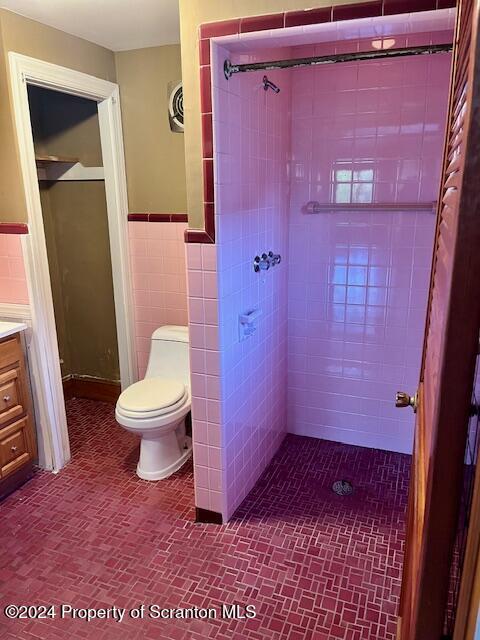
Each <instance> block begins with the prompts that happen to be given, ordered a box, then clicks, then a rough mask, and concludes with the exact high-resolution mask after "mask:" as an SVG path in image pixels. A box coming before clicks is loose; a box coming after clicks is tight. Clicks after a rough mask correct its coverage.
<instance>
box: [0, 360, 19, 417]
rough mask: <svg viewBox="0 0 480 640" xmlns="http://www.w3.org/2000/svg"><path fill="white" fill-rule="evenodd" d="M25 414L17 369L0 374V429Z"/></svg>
mask: <svg viewBox="0 0 480 640" xmlns="http://www.w3.org/2000/svg"><path fill="white" fill-rule="evenodd" d="M24 413H25V400H24V390H23V378H22V375H21V372H20V369H19V368H18V367H15V368H14V369H10V371H5V372H3V373H0V427H2V426H3V425H6V424H8V423H9V422H10V421H11V420H13V419H15V418H18V417H19V416H21V415H23V414H24Z"/></svg>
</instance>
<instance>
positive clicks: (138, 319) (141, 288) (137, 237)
mask: <svg viewBox="0 0 480 640" xmlns="http://www.w3.org/2000/svg"><path fill="white" fill-rule="evenodd" d="M186 227H187V225H186V223H183V222H166V223H163V222H137V221H135V222H129V223H128V234H129V248H130V264H131V270H132V283H133V296H134V314H135V338H136V349H137V358H138V377H139V378H143V377H144V375H145V370H146V367H147V361H148V354H149V352H150V338H151V335H152V333H153V331H154V330H155V329H156V328H157V327H160V326H161V325H163V324H180V325H186V324H188V317H187V285H186V266H185V245H184V233H185V229H186Z"/></svg>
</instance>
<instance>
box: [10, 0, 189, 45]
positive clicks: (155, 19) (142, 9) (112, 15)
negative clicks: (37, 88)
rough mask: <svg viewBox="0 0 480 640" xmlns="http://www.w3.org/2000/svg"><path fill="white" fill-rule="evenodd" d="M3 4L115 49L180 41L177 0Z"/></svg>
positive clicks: (50, 0) (22, 1) (19, 0)
mask: <svg viewBox="0 0 480 640" xmlns="http://www.w3.org/2000/svg"><path fill="white" fill-rule="evenodd" d="M0 7H2V8H4V9H10V10H11V11H14V12H15V13H19V14H21V15H23V16H27V17H28V18H32V19H33V20H38V22H43V24H48V25H50V26H51V27H55V28H56V29H61V30H62V31H66V32H67V33H71V34H73V35H75V36H79V37H80V38H85V40H90V42H95V43H96V44H100V45H102V46H104V47H107V49H111V50H113V51H124V50H128V49H141V48H143V47H154V46H157V45H162V44H175V43H178V42H180V26H179V17H178V0H0Z"/></svg>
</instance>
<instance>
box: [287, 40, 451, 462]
mask: <svg viewBox="0 0 480 640" xmlns="http://www.w3.org/2000/svg"><path fill="white" fill-rule="evenodd" d="M429 39H430V36H429V35H427V36H424V40H423V42H425V40H426V41H427V42H428V40H429ZM415 41H416V43H419V44H421V43H422V42H421V38H420V37H419V35H418V34H417V35H416V36H415ZM324 46H325V45H322V47H324ZM353 46H356V45H355V44H354V45H353ZM449 67H450V54H439V55H435V56H422V57H417V58H410V59H408V60H407V59H403V60H400V59H399V60H390V61H382V62H379V61H377V62H361V63H357V64H343V65H342V66H341V67H339V68H336V67H335V68H326V67H323V68H320V67H316V68H309V69H298V70H294V71H293V74H292V83H293V84H292V95H293V96H294V100H293V101H292V112H293V114H292V155H291V162H292V164H291V175H292V185H291V186H292V189H291V201H290V205H291V207H290V217H289V238H290V245H289V359H288V363H289V364H288V369H289V373H288V387H289V396H288V397H289V431H292V432H294V433H298V434H303V435H309V436H315V437H320V438H327V439H331V440H337V441H340V442H346V443H351V444H358V445H364V446H368V447H378V448H384V449H390V450H395V451H404V452H410V451H411V445H412V430H413V417H412V414H411V412H407V411H405V412H402V411H400V410H398V409H395V407H394V396H395V392H396V391H397V390H403V389H404V390H406V391H408V392H410V393H413V392H414V391H415V389H416V387H417V382H418V374H419V365H420V356H421V341H422V335H423V323H424V317H425V307H426V295H427V290H428V279H429V266H430V259H431V252H432V246H433V230H434V216H433V215H432V214H431V213H428V212H421V211H415V210H413V211H410V212H407V211H403V212H402V211H401V210H400V211H398V212H392V211H388V212H387V211H382V210H378V209H377V210H375V209H374V210H371V211H368V210H367V211H366V212H360V213H359V212H335V213H332V212H330V213H329V212H326V213H321V214H317V215H308V214H306V213H305V212H304V208H303V207H304V205H305V203H306V202H308V201H309V200H318V201H320V202H322V203H332V202H337V203H338V202H354V203H363V204H368V203H370V202H372V203H399V204H401V203H416V202H419V203H424V202H431V201H433V200H435V199H436V197H437V190H438V181H439V171H440V162H441V157H442V149H443V133H444V122H445V114H446V106H447V95H448V82H449Z"/></svg>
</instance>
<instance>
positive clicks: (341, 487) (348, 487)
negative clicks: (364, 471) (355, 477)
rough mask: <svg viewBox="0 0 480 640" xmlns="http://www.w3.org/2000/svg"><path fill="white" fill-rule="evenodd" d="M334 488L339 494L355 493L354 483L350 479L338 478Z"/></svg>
mask: <svg viewBox="0 0 480 640" xmlns="http://www.w3.org/2000/svg"><path fill="white" fill-rule="evenodd" d="M332 489H333V491H334V493H336V494H337V496H349V495H350V494H351V493H353V485H352V483H351V482H349V481H348V480H337V481H336V482H334V483H333V485H332Z"/></svg>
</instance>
